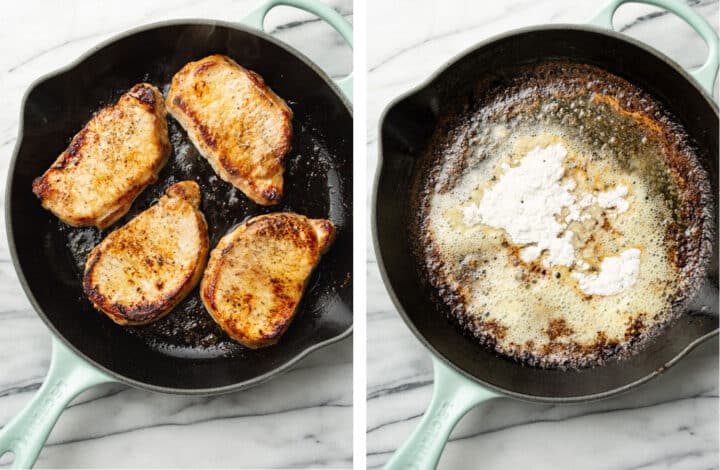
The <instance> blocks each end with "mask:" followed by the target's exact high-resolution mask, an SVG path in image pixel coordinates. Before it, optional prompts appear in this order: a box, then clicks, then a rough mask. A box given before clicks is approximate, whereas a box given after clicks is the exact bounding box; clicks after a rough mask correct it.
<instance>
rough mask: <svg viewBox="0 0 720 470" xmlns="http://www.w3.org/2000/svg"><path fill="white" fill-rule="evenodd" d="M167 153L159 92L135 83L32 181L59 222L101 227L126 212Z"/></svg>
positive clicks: (164, 123)
mask: <svg viewBox="0 0 720 470" xmlns="http://www.w3.org/2000/svg"><path fill="white" fill-rule="evenodd" d="M169 155H170V143H169V140H168V130H167V120H166V111H165V104H164V102H163V98H162V94H161V93H160V91H159V90H158V89H157V88H156V87H154V86H152V85H149V84H147V83H139V84H137V85H135V86H134V87H132V89H131V90H130V91H128V92H127V93H125V94H124V95H122V96H121V97H120V99H119V100H118V102H117V103H116V104H114V105H112V106H108V107H106V108H103V109H101V110H100V111H98V112H97V113H95V115H94V116H93V117H92V118H91V119H90V121H88V123H87V124H86V125H85V127H83V129H82V130H81V131H80V132H78V133H77V134H76V135H75V137H73V139H72V141H71V142H70V146H69V147H68V148H67V149H66V150H65V151H64V152H63V153H61V154H60V156H59V157H58V158H57V159H56V160H55V162H54V163H53V164H52V166H51V167H50V168H49V169H48V170H47V171H46V172H45V173H44V174H43V175H42V176H40V177H38V178H35V180H34V181H33V185H32V187H33V192H34V193H35V195H36V196H37V197H38V198H40V201H41V203H42V206H43V207H44V208H45V209H47V210H49V211H50V212H52V213H53V214H55V215H56V216H57V217H58V218H59V219H60V220H62V221H63V222H65V223H67V224H70V225H74V226H87V225H94V226H96V227H98V228H100V229H104V228H107V227H109V226H110V225H112V224H113V223H114V222H115V221H116V220H118V219H119V218H120V217H122V216H123V215H125V214H126V213H127V211H128V210H129V209H130V206H131V205H132V203H133V201H134V200H135V198H136V197H137V196H138V195H139V194H140V193H141V192H142V191H143V190H144V189H145V188H146V187H147V186H148V185H150V184H152V183H154V182H155V181H156V180H157V175H158V173H159V172H160V170H161V169H162V167H163V166H164V165H165V163H166V162H167V159H168V157H169Z"/></svg>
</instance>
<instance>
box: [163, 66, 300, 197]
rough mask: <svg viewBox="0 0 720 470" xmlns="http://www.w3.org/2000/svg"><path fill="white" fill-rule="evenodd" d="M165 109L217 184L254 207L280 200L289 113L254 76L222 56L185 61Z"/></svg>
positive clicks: (257, 77)
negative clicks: (219, 180) (212, 172)
mask: <svg viewBox="0 0 720 470" xmlns="http://www.w3.org/2000/svg"><path fill="white" fill-rule="evenodd" d="M167 108H168V110H169V111H170V114H172V115H173V117H174V118H175V119H177V120H178V122H179V123H180V124H181V125H182V126H183V127H184V128H185V130H186V131H187V133H188V136H189V137H190V140H192V142H193V143H194V144H195V146H196V147H197V148H198V150H199V151H200V153H201V154H202V155H203V156H204V157H205V158H207V160H208V161H209V162H210V164H211V165H212V167H213V169H214V170H215V172H216V173H217V174H218V175H219V176H220V177H221V178H222V179H223V180H225V181H227V182H228V183H230V184H232V185H233V186H235V187H237V188H238V189H240V190H241V191H242V192H243V193H245V195H246V196H247V197H249V198H250V199H252V200H253V201H255V202H256V203H258V204H261V205H264V206H267V205H272V204H277V203H278V202H279V201H280V198H281V197H282V194H283V171H284V159H285V155H286V154H287V152H288V151H289V150H290V141H291V138H292V125H291V120H292V117H293V114H292V110H291V109H290V108H289V107H288V105H287V104H286V103H285V101H284V100H283V99H282V98H280V97H279V96H277V95H276V94H275V93H274V92H273V91H272V90H271V89H270V88H269V87H268V86H267V85H266V84H265V82H264V81H263V79H262V77H261V76H260V75H258V74H257V73H255V72H253V71H251V70H247V69H245V68H243V67H241V66H240V65H238V64H237V63H235V61H233V60H232V59H230V58H229V57H226V56H223V55H211V56H208V57H205V58H204V59H201V60H199V61H197V62H190V63H189V64H187V65H185V66H184V67H183V68H182V69H181V70H180V71H179V72H178V73H176V74H175V76H174V77H173V80H172V85H171V87H170V91H169V93H168V96H167Z"/></svg>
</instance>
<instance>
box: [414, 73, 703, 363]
mask: <svg viewBox="0 0 720 470" xmlns="http://www.w3.org/2000/svg"><path fill="white" fill-rule="evenodd" d="M498 77H502V78H501V79H498ZM475 93H476V94H475V96H474V97H471V98H470V99H469V100H468V101H469V102H463V103H460V104H459V105H458V107H457V108H454V109H456V111H453V112H450V113H449V114H447V116H446V118H445V122H444V123H443V124H442V125H441V126H439V128H438V129H437V131H436V134H435V137H434V140H433V143H432V144H431V146H430V149H429V151H428V155H427V157H426V158H425V160H424V162H423V167H422V170H421V171H420V172H419V179H418V181H417V183H418V186H417V191H418V193H419V194H418V196H417V198H416V202H417V207H416V208H415V209H416V211H415V213H416V214H417V215H416V220H415V223H414V224H413V227H412V230H411V237H412V238H413V239H414V240H416V242H417V245H418V246H417V256H418V260H419V263H420V269H421V271H422V272H423V274H424V276H425V278H426V279H427V280H428V281H429V284H430V285H431V286H432V287H433V289H434V292H435V293H436V296H437V297H438V299H439V301H440V302H441V303H444V304H445V307H446V311H448V313H449V314H450V315H451V316H452V317H454V319H455V320H456V321H457V322H458V323H459V324H460V326H461V327H462V328H463V330H465V332H467V333H468V334H469V335H472V336H474V337H475V338H476V339H477V340H478V342H480V343H481V344H483V345H484V346H486V347H488V348H490V349H493V350H495V351H497V352H499V353H501V354H504V355H506V356H509V357H512V358H514V359H517V360H520V361H522V362H526V363H528V364H530V365H537V366H542V367H581V366H588V365H594V364H597V363H600V362H602V361H604V360H606V359H608V358H610V357H625V356H626V355H628V354H631V353H632V352H633V351H636V350H637V349H638V348H639V347H641V346H642V345H643V344H645V343H646V342H647V341H648V340H649V339H650V338H653V337H655V336H657V334H658V333H659V332H660V331H661V329H662V328H663V327H664V326H665V325H667V324H668V323H669V322H670V321H672V320H674V319H676V318H677V316H678V314H679V312H681V311H682V305H683V303H684V302H685V301H686V300H687V299H688V298H689V297H691V296H692V295H693V294H694V292H696V290H697V287H698V283H699V281H700V280H701V279H702V276H703V273H704V266H705V265H706V259H707V256H708V254H709V253H710V252H711V247H710V242H709V240H711V237H710V234H711V233H712V226H713V215H712V214H711V213H709V212H708V211H709V209H708V208H709V207H711V204H710V203H709V201H711V196H710V195H709V189H708V188H709V183H708V179H707V175H706V173H705V172H704V170H702V167H701V166H700V164H699V159H698V156H697V154H696V150H695V148H694V146H693V145H692V143H691V142H689V139H688V137H687V135H686V133H685V132H684V129H683V128H682V126H681V125H680V124H678V123H677V122H675V120H674V118H673V117H672V115H671V114H670V113H668V112H667V110H665V109H664V108H663V107H662V105H661V104H660V103H658V102H657V101H656V100H655V99H654V98H653V97H652V96H650V95H648V94H647V93H645V92H643V91H642V90H640V89H639V88H637V87H635V86H634V85H632V84H630V83H628V82H627V81H625V80H623V79H621V78H619V77H617V76H614V75H611V74H609V73H607V72H605V71H603V70H601V69H598V68H595V67H592V66H587V65H580V64H569V63H563V62H547V63H541V64H536V65H532V66H525V67H517V68H516V69H513V70H504V71H498V75H497V76H494V77H493V78H492V79H491V80H490V81H489V82H487V83H481V84H479V85H478V86H477V87H476V88H475ZM458 109H459V110H460V111H457V110H458ZM558 145H560V146H562V148H564V149H565V151H566V152H567V154H566V156H565V157H563V162H562V165H563V167H562V170H561V174H562V176H561V178H560V179H558V180H557V182H556V183H553V185H552V187H554V188H557V193H560V192H566V193H569V194H572V195H573V197H575V198H576V201H580V200H581V199H582V198H583V196H584V195H594V196H595V198H596V199H595V202H591V203H590V204H589V205H588V206H586V207H584V208H582V209H581V214H582V218H581V217H580V216H578V218H577V219H575V220H571V221H570V222H565V220H566V217H570V215H569V212H568V210H567V209H564V211H563V212H559V213H557V214H556V215H555V216H554V217H555V220H556V221H558V222H559V223H560V222H563V223H564V228H563V231H559V232H557V233H555V234H554V235H555V236H557V237H558V238H560V235H561V234H563V236H565V235H568V236H569V238H568V239H569V240H570V242H571V245H572V250H573V251H574V254H573V259H572V260H571V261H563V262H556V261H552V260H551V255H552V250H547V249H546V250H544V251H542V252H541V254H539V255H537V256H536V257H535V256H527V253H528V252H525V251H524V250H525V249H526V248H528V247H531V248H534V247H536V246H539V245H537V244H533V242H527V241H522V242H518V240H517V239H515V238H513V236H512V235H511V234H510V232H508V231H507V228H506V227H511V230H513V228H512V227H513V226H516V225H504V226H498V225H497V224H493V223H485V220H488V219H489V220H501V219H502V214H500V215H498V216H494V215H493V213H492V209H491V208H492V207H497V205H496V203H495V202H493V204H492V205H488V206H484V207H485V209H481V202H482V201H483V198H484V197H485V196H486V195H488V194H490V195H491V196H489V197H491V198H492V197H493V196H492V194H493V190H495V188H497V187H498V185H501V184H502V183H503V178H505V176H506V175H507V174H509V173H510V172H511V171H519V170H518V169H519V168H521V167H522V165H524V164H525V162H526V161H528V160H527V159H529V158H530V157H529V155H531V154H532V152H533V151H538V150H539V151H546V150H548V149H552V148H557V147H555V146H558ZM547 155H549V154H547ZM543 161H544V162H546V163H544V165H545V166H544V167H542V168H550V162H551V161H553V160H552V158H551V159H548V160H543ZM541 173H542V171H539V172H538V173H537V178H536V181H540V180H541V178H547V176H544V175H541ZM513 174H517V172H515V173H513ZM555 185H556V186H555ZM501 187H502V186H501ZM528 187H532V184H530V185H528ZM621 187H622V188H624V190H625V193H626V194H625V195H624V196H623V199H624V200H625V202H627V203H628V207H627V208H626V209H624V210H619V209H618V207H619V206H616V205H613V204H610V205H608V206H602V205H601V204H600V203H598V202H597V201H598V200H599V199H597V198H598V197H599V194H602V193H605V192H608V191H610V192H612V191H615V190H617V189H618V188H621ZM506 188H510V186H506ZM561 188H564V189H561ZM566 188H569V189H566ZM532 191H533V190H532V189H530V190H528V188H526V187H522V188H521V187H517V188H516V190H515V191H514V192H513V191H512V190H510V189H507V190H506V191H505V193H504V194H509V196H506V197H509V198H512V197H514V196H513V194H516V195H520V194H523V197H522V198H520V199H518V200H517V201H516V205H513V206H512V207H517V208H520V209H518V211H519V213H522V211H523V209H522V208H523V207H530V206H529V204H532V202H533V200H531V199H529V200H525V199H523V198H525V196H528V195H529V196H530V197H533V192H532ZM499 193H500V192H499V191H496V192H495V193H494V194H499ZM490 200H493V199H490ZM493 201H494V200H493ZM546 201H547V200H546ZM508 207H511V206H508ZM566 207H567V206H566ZM466 209H467V210H468V211H467V212H466ZM475 211H477V212H475ZM474 213H476V214H478V215H476V216H473V214H474ZM536 214H537V213H536V212H534V213H532V214H528V219H527V220H535V219H534V218H533V217H534V216H535V215H536ZM474 217H476V218H474ZM477 217H479V218H477ZM507 220H508V222H507V224H513V223H514V222H513V221H514V220H516V219H514V218H513V216H510V218H509V219H507ZM468 221H470V222H468ZM561 225H562V224H561ZM543 226H547V225H543ZM515 233H528V232H519V231H515ZM517 237H518V238H521V237H522V235H517ZM631 252H634V253H637V254H638V256H639V268H638V271H637V272H636V273H637V274H633V275H628V279H630V284H625V287H622V288H618V289H615V290H611V291H606V292H602V289H604V288H606V287H608V286H611V285H615V286H620V285H622V284H621V283H620V282H619V281H617V280H613V279H612V278H611V276H610V275H607V277H605V278H604V279H605V280H604V281H603V282H599V281H598V279H600V277H601V274H602V273H603V272H604V271H607V272H611V271H612V269H610V268H609V267H607V266H606V267H603V262H604V261H605V260H607V259H615V260H619V259H621V258H622V255H623V254H629V253H631ZM555 259H559V258H555ZM628 266H632V263H630V264H628ZM623 269H625V268H623ZM627 272H628V273H630V272H632V269H629V270H628V271H627ZM579 279H585V280H587V279H592V280H593V281H598V282H596V283H595V285H600V284H602V286H601V288H597V289H598V290H596V291H593V289H595V288H594V287H592V288H588V287H587V286H584V287H583V284H582V283H581V282H580V281H579Z"/></svg>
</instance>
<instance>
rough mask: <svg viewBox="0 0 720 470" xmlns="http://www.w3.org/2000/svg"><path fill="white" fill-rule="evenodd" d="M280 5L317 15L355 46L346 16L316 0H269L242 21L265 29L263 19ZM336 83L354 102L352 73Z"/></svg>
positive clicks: (349, 44)
mask: <svg viewBox="0 0 720 470" xmlns="http://www.w3.org/2000/svg"><path fill="white" fill-rule="evenodd" d="M279 5H285V6H289V7H295V8H299V9H300V10H304V11H306V12H308V13H312V14H314V15H317V16H318V17H319V18H320V19H322V20H323V21H325V22H326V23H328V24H329V25H330V26H332V27H333V28H335V31H337V32H338V33H340V36H342V37H343V39H345V42H347V44H348V46H350V48H352V47H353V30H352V26H351V25H350V23H348V22H347V21H345V18H343V17H342V15H340V13H338V12H336V11H335V10H333V9H332V8H330V7H329V6H327V5H325V4H324V3H321V2H319V1H316V0H269V1H267V2H265V3H264V4H262V5H261V6H260V7H259V8H257V9H256V10H255V11H253V12H252V13H250V14H249V15H248V16H246V17H245V18H244V19H243V20H242V23H244V24H246V25H248V26H251V27H253V28H256V29H259V30H261V31H262V30H263V21H264V20H265V16H266V15H267V14H268V12H269V11H270V10H272V9H273V8H275V7H276V6H279ZM335 84H336V85H337V86H338V88H340V90H342V92H343V94H344V95H345V97H346V98H347V99H348V100H350V101H351V102H352V99H353V79H352V73H350V75H348V76H347V77H345V78H341V79H340V80H335Z"/></svg>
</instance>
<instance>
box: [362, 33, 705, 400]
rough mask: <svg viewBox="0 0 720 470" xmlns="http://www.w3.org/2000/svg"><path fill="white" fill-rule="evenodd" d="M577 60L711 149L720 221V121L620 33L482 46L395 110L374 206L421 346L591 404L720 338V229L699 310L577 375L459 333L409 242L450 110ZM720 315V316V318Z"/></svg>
mask: <svg viewBox="0 0 720 470" xmlns="http://www.w3.org/2000/svg"><path fill="white" fill-rule="evenodd" d="M555 59H561V60H568V61H572V62H579V63H585V64H590V65H595V66H598V67H600V68H602V69H604V70H607V71H608V72H610V73H613V74H615V75H618V76H620V77H622V78H624V79H626V80H627V81H629V82H630V83H632V84H634V85H636V86H638V87H640V88H642V89H644V90H646V91H647V92H648V93H651V94H652V95H653V96H654V97H655V98H656V99H657V100H658V101H659V102H660V103H662V104H663V105H664V106H665V107H666V108H667V109H669V110H670V111H671V112H672V113H673V114H675V116H676V117H677V119H678V121H679V122H680V123H682V124H683V126H684V127H685V129H686V130H687V133H688V134H689V137H690V138H691V139H692V140H693V141H694V142H695V143H696V144H697V146H698V148H699V150H700V151H701V154H700V158H701V163H702V166H703V168H704V169H705V170H706V172H707V173H708V176H709V179H710V185H711V194H712V195H713V196H714V198H715V199H716V200H715V201H713V202H712V204H713V207H714V209H715V210H714V211H713V212H715V213H717V192H718V162H717V155H718V114H717V107H716V105H715V104H714V102H712V100H711V99H710V98H709V97H707V96H706V95H705V94H703V93H702V92H701V91H700V90H699V89H698V87H697V85H696V84H695V83H694V82H692V81H691V78H690V77H689V76H688V75H687V74H686V73H685V72H683V71H682V70H681V69H680V68H679V67H678V66H676V65H674V64H672V63H671V62H669V61H667V60H665V59H664V58H662V57H661V56H659V55H657V53H656V52H654V51H653V50H651V49H650V48H648V47H647V46H645V45H643V44H641V43H639V42H636V41H634V40H632V39H628V38H626V37H624V36H621V35H619V34H614V33H607V32H601V31H599V30H597V29H595V28H590V27H583V26H574V25H560V26H558V25H553V26H543V27H532V28H525V29H521V30H516V31H513V32H510V33H507V34H504V35H501V36H498V37H495V38H492V39H490V40H488V41H486V42H485V43H482V44H479V45H477V46H475V47H474V48H473V49H472V50H471V51H467V52H465V53H464V54H463V55H462V57H458V58H456V59H454V60H453V62H452V63H451V64H449V65H448V66H447V68H445V69H444V70H443V71H442V72H440V73H439V74H438V75H437V76H435V77H434V78H433V79H432V80H431V81H429V82H428V83H426V84H425V85H423V86H422V87H421V88H419V89H417V90H414V91H413V92H411V93H409V94H408V95H406V96H404V97H402V98H401V99H399V100H398V101H396V102H395V103H394V104H392V105H390V107H389V108H388V110H387V111H386V113H385V115H384V117H383V119H382V121H381V129H380V146H381V147H380V156H381V160H380V162H379V164H380V168H379V170H378V175H377V179H376V182H375V189H374V191H375V193H374V199H373V207H374V213H373V230H374V233H373V237H374V238H375V240H374V242H375V248H376V250H377V254H378V267H379V268H380V272H381V273H382V276H383V280H384V281H385V285H386V286H387V288H388V292H389V293H390V296H391V298H392V300H393V302H394V304H395V305H396V307H397V309H398V312H399V313H400V315H401V316H402V317H403V319H404V320H405V322H406V323H407V324H408V326H409V327H410V329H411V330H412V331H413V333H415V335H416V336H417V337H418V339H419V340H420V341H421V342H422V343H423V344H424V345H425V346H427V347H428V348H429V349H430V350H431V351H432V352H434V353H435V354H436V356H437V357H439V358H441V359H442V360H443V361H444V362H445V363H446V364H447V365H448V366H449V367H451V368H454V369H455V370H457V371H459V372H461V373H463V374H464V375H465V376H467V377H469V378H471V379H473V380H475V381H476V382H477V383H479V384H480V385H483V386H485V387H488V388H491V389H494V390H497V391H500V392H502V393H504V394H507V395H510V396H513V397H516V398H521V399H527V400H538V401H548V402H570V401H582V400H588V399H594V398H601V397H607V396H610V395H613V394H617V393H619V392H622V391H625V390H627V389H629V388H631V387H634V386H636V385H638V384H640V383H642V382H645V381H647V380H648V379H650V378H652V377H654V376H656V375H658V374H660V373H662V372H663V371H664V370H665V369H666V368H667V367H669V366H670V365H672V364H674V363H675V362H676V361H677V360H678V359H679V358H680V357H682V355H683V354H684V353H685V352H687V351H688V350H689V348H691V347H692V346H694V345H697V344H698V343H699V342H700V341H702V340H704V339H707V338H709V337H711V336H712V335H715V334H717V328H718V317H717V313H716V312H717V302H718V300H717V299H718V297H717V295H718V291H717V285H718V277H717V276H718V264H717V253H718V251H717V249H718V239H717V221H716V227H715V235H714V237H713V254H712V257H711V258H710V259H711V263H710V266H709V268H708V271H707V278H706V279H705V281H706V283H705V284H704V286H703V288H702V291H701V294H702V295H699V296H697V298H696V299H695V300H696V301H697V304H696V305H693V306H691V308H690V311H689V312H687V313H685V314H683V315H681V316H680V318H679V319H678V321H676V322H675V323H674V324H672V325H669V327H668V328H667V329H666V330H665V331H664V332H663V334H662V335H660V336H658V337H656V338H655V339H654V340H653V341H650V342H649V344H648V345H647V347H646V348H644V349H643V350H642V351H639V352H638V354H635V355H633V356H632V357H630V358H628V359H627V360H621V361H617V360H611V361H608V362H607V363H606V364H605V365H603V366H601V367H592V368H584V369H573V370H565V371H563V370H559V369H541V368H536V367H524V366H522V365H519V364H518V363H517V362H515V361H512V360H509V359H507V358H505V357H501V356H498V355H497V354H495V353H494V352H490V351H487V350H486V349H485V348H482V347H481V346H480V345H478V344H477V342H476V341H475V340H473V339H472V338H468V337H466V336H463V335H462V334H460V333H459V332H458V329H457V327H456V326H455V325H454V324H453V322H450V321H448V319H447V318H446V315H445V313H446V312H443V311H442V309H440V308H438V306H437V305H436V304H434V303H433V302H432V300H431V299H432V296H431V295H430V292H428V290H427V289H426V288H425V286H424V284H423V282H422V280H421V278H420V276H419V275H418V273H417V270H416V269H415V260H414V259H413V257H412V255H411V254H410V253H411V250H412V246H411V243H410V240H409V237H401V236H398V234H400V233H405V232H406V228H407V224H408V215H409V210H408V208H409V207H410V205H411V201H410V197H409V196H410V194H412V191H411V188H410V187H409V185H410V181H411V175H412V174H413V173H414V171H415V169H416V164H417V163H418V161H419V158H420V157H421V155H422V154H423V150H424V149H425V148H426V146H427V144H428V142H429V140H430V138H431V136H432V133H433V131H434V129H435V128H436V126H437V123H438V119H439V118H440V116H441V115H442V113H443V111H444V105H446V104H447V103H450V102H452V101H453V100H454V99H455V98H457V97H458V96H461V95H463V94H464V93H466V92H467V91H468V90H470V88H471V87H473V86H474V85H475V84H477V83H478V79H479V78H480V77H483V76H492V74H493V73H494V71H495V70H498V69H501V68H504V67H512V66H517V65H519V64H529V63H537V62H538V61H544V60H555ZM713 312H715V313H713Z"/></svg>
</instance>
